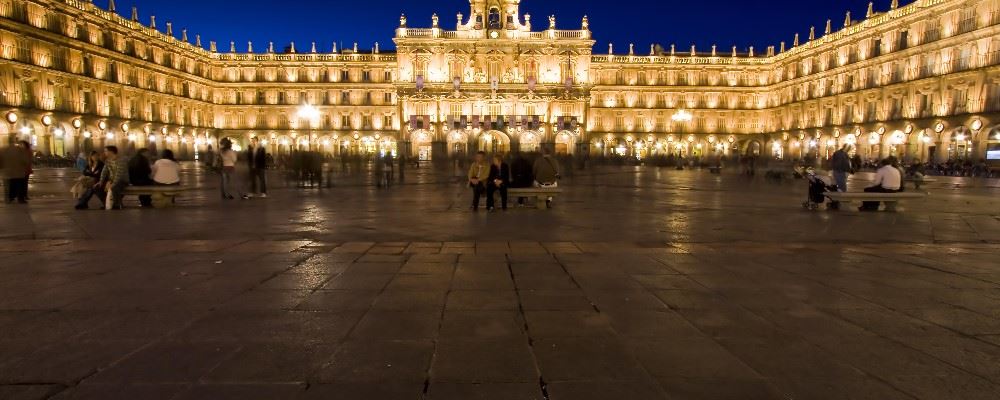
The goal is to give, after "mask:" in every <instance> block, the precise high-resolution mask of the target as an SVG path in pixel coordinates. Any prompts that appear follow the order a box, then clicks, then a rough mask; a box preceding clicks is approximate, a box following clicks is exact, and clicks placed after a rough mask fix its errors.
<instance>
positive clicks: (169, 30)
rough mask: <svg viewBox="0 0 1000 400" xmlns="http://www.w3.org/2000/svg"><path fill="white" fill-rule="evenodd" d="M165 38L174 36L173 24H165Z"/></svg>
mask: <svg viewBox="0 0 1000 400" xmlns="http://www.w3.org/2000/svg"><path fill="white" fill-rule="evenodd" d="M167 36H174V23H173V22H167Z"/></svg>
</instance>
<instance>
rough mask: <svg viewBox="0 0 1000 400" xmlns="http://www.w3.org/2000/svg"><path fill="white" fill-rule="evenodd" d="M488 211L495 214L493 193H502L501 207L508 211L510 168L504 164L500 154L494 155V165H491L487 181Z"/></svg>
mask: <svg viewBox="0 0 1000 400" xmlns="http://www.w3.org/2000/svg"><path fill="white" fill-rule="evenodd" d="M486 182H487V185H486V210H487V211H489V212H493V210H494V209H495V205H496V203H495V201H494V200H493V193H495V192H498V191H499V192H500V207H501V209H502V210H504V211H507V187H509V186H510V166H508V165H507V163H505V162H503V157H501V156H500V155H499V154H494V155H493V164H491V165H490V176H489V178H487V179H486Z"/></svg>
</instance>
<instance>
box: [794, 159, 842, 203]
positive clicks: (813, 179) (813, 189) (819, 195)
mask: <svg viewBox="0 0 1000 400" xmlns="http://www.w3.org/2000/svg"><path fill="white" fill-rule="evenodd" d="M805 178H806V180H807V181H808V182H809V197H808V198H806V201H805V202H804V203H802V208H805V209H807V210H816V209H819V206H820V205H821V204H823V203H825V202H826V193H827V192H836V191H837V186H836V185H833V184H831V182H829V181H828V180H827V179H828V178H827V177H824V176H819V175H816V170H814V169H812V168H806V170H805ZM831 204H835V203H831Z"/></svg>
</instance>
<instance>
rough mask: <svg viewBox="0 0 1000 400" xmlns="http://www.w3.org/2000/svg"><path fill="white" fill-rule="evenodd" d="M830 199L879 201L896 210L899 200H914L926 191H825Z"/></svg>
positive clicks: (893, 210)
mask: <svg viewBox="0 0 1000 400" xmlns="http://www.w3.org/2000/svg"><path fill="white" fill-rule="evenodd" d="M825 194H826V196H827V197H829V198H830V200H833V201H837V202H841V203H849V202H852V201H881V202H883V203H885V210H886V211H889V212H895V211H896V205H897V204H898V203H899V201H900V200H915V199H922V198H925V197H927V194H926V193H910V192H901V193H867V192H828V193H825Z"/></svg>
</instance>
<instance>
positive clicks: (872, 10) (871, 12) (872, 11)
mask: <svg viewBox="0 0 1000 400" xmlns="http://www.w3.org/2000/svg"><path fill="white" fill-rule="evenodd" d="M873 15H875V2H874V1H869V2H868V12H867V13H865V18H871V17H872V16H873Z"/></svg>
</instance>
